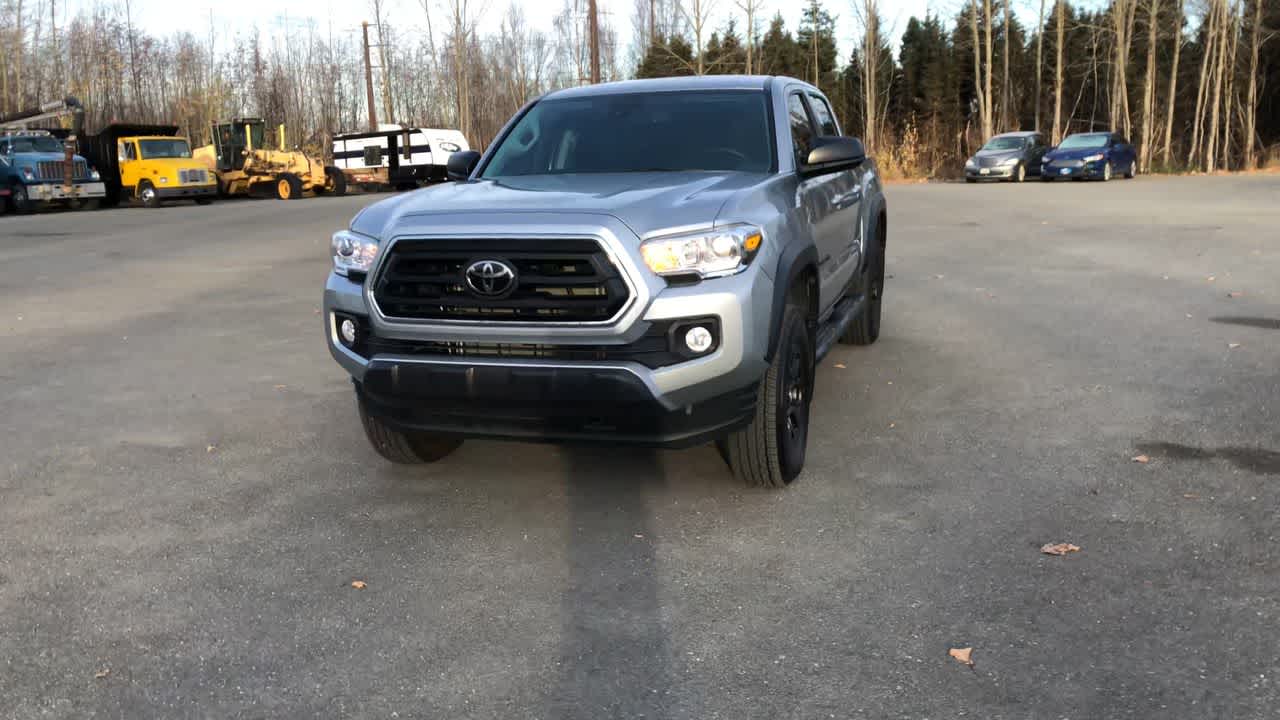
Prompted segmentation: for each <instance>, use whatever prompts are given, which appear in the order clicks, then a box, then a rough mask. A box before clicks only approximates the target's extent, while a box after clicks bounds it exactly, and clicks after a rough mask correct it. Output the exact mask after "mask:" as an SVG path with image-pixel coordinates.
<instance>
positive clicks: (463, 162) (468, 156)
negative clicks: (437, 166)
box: [445, 150, 480, 182]
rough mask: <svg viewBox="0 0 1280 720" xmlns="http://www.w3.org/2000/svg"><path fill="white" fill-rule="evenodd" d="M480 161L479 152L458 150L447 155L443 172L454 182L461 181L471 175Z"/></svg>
mask: <svg viewBox="0 0 1280 720" xmlns="http://www.w3.org/2000/svg"><path fill="white" fill-rule="evenodd" d="M479 162H480V153H478V152H476V151H475V150H460V151H458V152H456V153H454V154H452V155H450V156H449V162H448V163H446V164H445V174H446V175H447V176H448V178H449V179H450V180H452V181H454V182H462V181H463V180H466V179H467V178H469V177H471V173H472V172H473V171H474V170H475V169H476V165H477V164H478V163H479Z"/></svg>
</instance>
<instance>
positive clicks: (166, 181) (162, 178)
mask: <svg viewBox="0 0 1280 720" xmlns="http://www.w3.org/2000/svg"><path fill="white" fill-rule="evenodd" d="M160 184H161V185H168V184H169V178H167V177H165V176H163V175H161V176H160Z"/></svg>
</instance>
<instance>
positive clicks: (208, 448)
mask: <svg viewBox="0 0 1280 720" xmlns="http://www.w3.org/2000/svg"><path fill="white" fill-rule="evenodd" d="M217 449H218V446H217V445H205V446H204V451H205V452H207V453H211V452H213V451H214V450H217Z"/></svg>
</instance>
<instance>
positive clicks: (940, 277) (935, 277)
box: [933, 275, 946, 280]
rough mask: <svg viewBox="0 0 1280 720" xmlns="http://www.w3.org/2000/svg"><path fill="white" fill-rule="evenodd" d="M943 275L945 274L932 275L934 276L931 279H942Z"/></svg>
mask: <svg viewBox="0 0 1280 720" xmlns="http://www.w3.org/2000/svg"><path fill="white" fill-rule="evenodd" d="M944 277H946V275H934V276H933V279H934V280H941V279H942V278H944Z"/></svg>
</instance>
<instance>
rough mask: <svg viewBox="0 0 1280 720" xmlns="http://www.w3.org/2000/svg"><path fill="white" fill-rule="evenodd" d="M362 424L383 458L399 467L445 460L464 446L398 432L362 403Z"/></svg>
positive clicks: (452, 440) (445, 439)
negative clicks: (371, 413) (371, 412)
mask: <svg viewBox="0 0 1280 720" xmlns="http://www.w3.org/2000/svg"><path fill="white" fill-rule="evenodd" d="M356 404H357V405H358V406H359V408H360V424H361V425H363V426H364V434H365V437H367V438H369V444H370V445H372V446H373V449H374V450H376V451H378V454H379V455H381V456H382V457H383V458H385V459H387V460H390V461H391V462H393V463H396V464H397V465H421V464H423V463H433V462H436V461H437V460H443V459H444V458H446V457H448V456H449V455H450V454H452V453H453V451H454V450H457V449H458V447H459V446H461V445H462V440H461V438H451V437H443V436H440V435H432V434H430V433H422V432H411V431H403V430H397V429H395V428H393V427H391V426H390V425H387V424H386V423H384V422H383V421H382V420H381V419H379V418H376V417H374V416H372V415H370V414H369V412H368V410H366V409H365V406H364V403H363V402H360V401H359V400H357V401H356Z"/></svg>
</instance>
